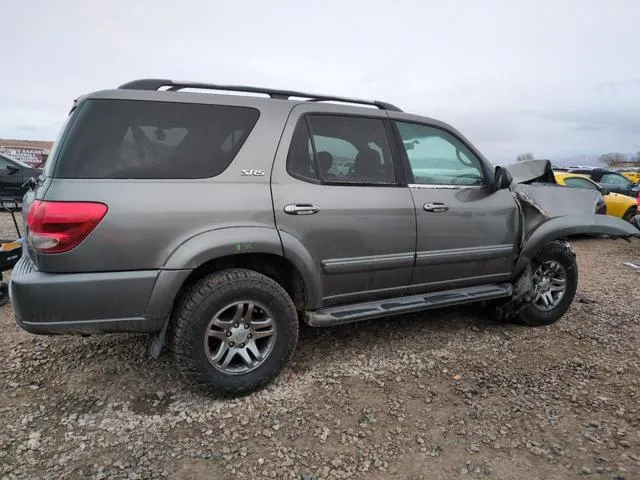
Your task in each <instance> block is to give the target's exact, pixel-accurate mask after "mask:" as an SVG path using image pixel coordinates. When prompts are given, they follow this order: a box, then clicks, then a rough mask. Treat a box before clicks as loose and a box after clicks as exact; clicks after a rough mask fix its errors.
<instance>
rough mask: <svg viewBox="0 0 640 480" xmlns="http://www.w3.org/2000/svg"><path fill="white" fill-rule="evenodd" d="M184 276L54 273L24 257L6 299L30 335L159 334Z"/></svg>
mask: <svg viewBox="0 0 640 480" xmlns="http://www.w3.org/2000/svg"><path fill="white" fill-rule="evenodd" d="M188 274H189V272H188V271H185V270H171V271H163V270H143V271H131V272H99V273H69V274H53V273H44V272H40V271H38V270H37V269H36V268H35V266H34V265H33V263H32V262H31V260H30V259H29V258H28V257H26V256H24V257H22V258H21V259H20V261H19V262H18V263H17V264H16V266H15V267H14V269H13V271H12V274H11V281H10V284H9V295H10V297H11V303H12V306H13V311H14V314H15V319H16V323H17V324H18V326H20V327H21V328H22V329H24V330H26V331H27V332H30V333H35V334H45V335H53V334H78V333H115V332H156V331H159V330H160V329H161V328H162V326H163V324H164V321H165V320H166V318H167V316H168V314H169V313H170V311H171V305H172V304H173V301H174V299H175V295H176V294H177V292H178V290H179V288H180V285H182V282H183V281H184V279H186V277H187V276H188Z"/></svg>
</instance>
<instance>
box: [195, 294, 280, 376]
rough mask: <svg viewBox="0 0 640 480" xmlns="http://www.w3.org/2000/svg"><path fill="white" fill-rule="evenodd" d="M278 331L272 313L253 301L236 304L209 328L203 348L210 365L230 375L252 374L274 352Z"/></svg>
mask: <svg viewBox="0 0 640 480" xmlns="http://www.w3.org/2000/svg"><path fill="white" fill-rule="evenodd" d="M275 340H276V327H275V323H274V322H273V317H272V315H271V313H270V312H269V311H268V310H267V309H266V308H265V307H264V306H263V305H261V304H259V303H256V302H251V301H240V302H234V303H232V304H230V305H227V306H226V307H224V308H223V309H222V310H220V311H219V312H218V313H216V314H215V315H214V317H213V319H212V320H211V321H210V322H209V325H208V326H207V331H206V334H205V338H204V348H205V352H206V354H207V358H208V359H209V362H211V365H213V366H214V367H215V368H216V369H217V370H219V371H221V372H223V373H226V374H228V375H239V374H243V373H247V372H250V371H251V370H254V369H255V368H257V367H258V366H260V365H261V364H262V363H263V362H264V361H265V360H266V359H267V357H268V356H269V354H270V353H271V351H272V350H273V345H274V344H275Z"/></svg>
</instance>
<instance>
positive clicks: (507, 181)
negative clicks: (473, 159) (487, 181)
mask: <svg viewBox="0 0 640 480" xmlns="http://www.w3.org/2000/svg"><path fill="white" fill-rule="evenodd" d="M512 182H513V177H512V176H511V173H510V172H509V170H507V169H506V168H504V167H501V166H499V165H498V166H497V167H496V169H495V172H494V175H493V185H494V186H495V189H496V190H502V189H503V188H509V185H511V183H512Z"/></svg>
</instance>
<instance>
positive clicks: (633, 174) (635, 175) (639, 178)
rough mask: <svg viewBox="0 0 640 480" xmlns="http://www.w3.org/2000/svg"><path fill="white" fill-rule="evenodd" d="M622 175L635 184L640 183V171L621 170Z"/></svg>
mask: <svg viewBox="0 0 640 480" xmlns="http://www.w3.org/2000/svg"><path fill="white" fill-rule="evenodd" d="M619 173H620V175H623V176H625V177H627V178H628V179H629V180H631V181H632V182H633V183H640V170H639V169H634V170H620V172H619Z"/></svg>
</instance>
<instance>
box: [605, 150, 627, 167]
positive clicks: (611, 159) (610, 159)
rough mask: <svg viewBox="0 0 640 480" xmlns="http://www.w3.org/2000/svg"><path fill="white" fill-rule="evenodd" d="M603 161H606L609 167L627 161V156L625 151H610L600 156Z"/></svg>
mask: <svg viewBox="0 0 640 480" xmlns="http://www.w3.org/2000/svg"><path fill="white" fill-rule="evenodd" d="M598 160H600V161H601V162H602V163H605V164H606V165H607V166H609V167H613V166H614V165H616V164H617V163H621V162H626V161H628V160H627V156H626V155H625V154H624V153H620V152H609V153H604V154H602V155H600V156H599V157H598Z"/></svg>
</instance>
